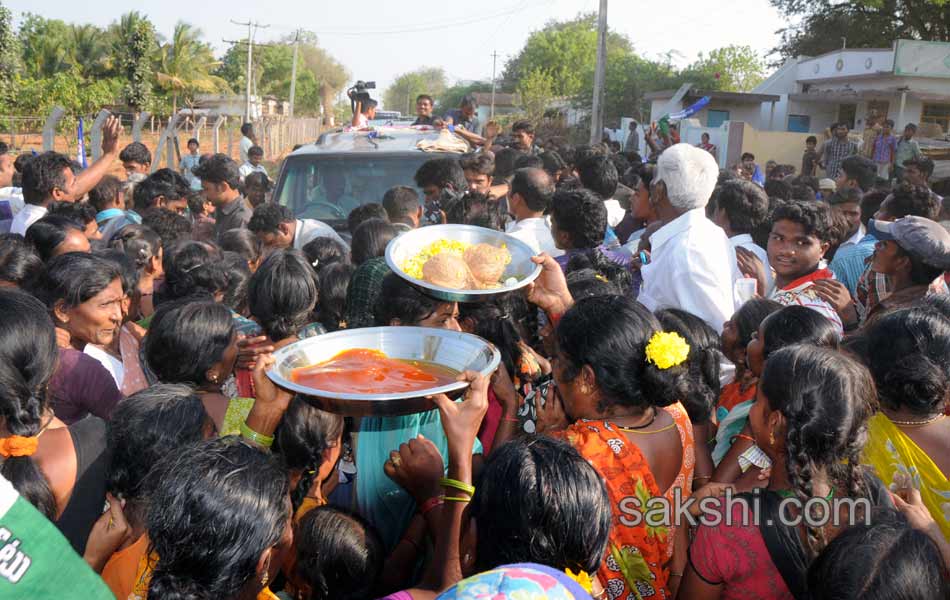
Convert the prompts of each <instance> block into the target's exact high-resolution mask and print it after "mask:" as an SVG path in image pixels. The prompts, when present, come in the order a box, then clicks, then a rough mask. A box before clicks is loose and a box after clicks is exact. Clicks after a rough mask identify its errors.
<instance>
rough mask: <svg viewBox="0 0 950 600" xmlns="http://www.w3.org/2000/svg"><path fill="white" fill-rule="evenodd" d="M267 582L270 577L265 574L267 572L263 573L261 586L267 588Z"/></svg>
mask: <svg viewBox="0 0 950 600" xmlns="http://www.w3.org/2000/svg"><path fill="white" fill-rule="evenodd" d="M268 581H270V575H268V574H267V571H264V575H263V577H261V585H262V586H264V587H267V582H268Z"/></svg>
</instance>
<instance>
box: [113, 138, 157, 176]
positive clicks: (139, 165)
mask: <svg viewBox="0 0 950 600" xmlns="http://www.w3.org/2000/svg"><path fill="white" fill-rule="evenodd" d="M119 160H120V161H122V168H123V169H125V174H126V175H127V176H128V179H129V181H132V182H134V183H138V182H140V181H142V180H143V179H145V178H146V177H148V174H149V172H150V171H151V169H152V153H151V152H149V151H148V148H147V147H146V146H145V144H143V143H142V142H132V143H131V144H129V145H128V146H126V147H125V148H123V149H122V152H120V153H119Z"/></svg>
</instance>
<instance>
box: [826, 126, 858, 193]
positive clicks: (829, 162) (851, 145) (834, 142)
mask: <svg viewBox="0 0 950 600" xmlns="http://www.w3.org/2000/svg"><path fill="white" fill-rule="evenodd" d="M831 132H832V133H833V134H834V136H833V137H832V138H831V139H830V140H828V141H827V142H825V145H824V147H823V148H822V154H821V160H820V161H819V162H818V166H819V167H821V168H822V169H824V170H825V176H826V177H830V178H831V179H836V178H837V177H838V169H840V168H841V161H843V160H844V159H846V158H847V157H849V156H854V155H855V154H857V153H858V145H857V143H855V142H852V141H851V140H850V139H848V125H847V124H846V123H835V124H833V125H832V126H831Z"/></svg>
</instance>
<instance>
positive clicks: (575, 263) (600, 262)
mask: <svg viewBox="0 0 950 600" xmlns="http://www.w3.org/2000/svg"><path fill="white" fill-rule="evenodd" d="M588 270H590V271H593V273H594V277H595V278H596V277H600V278H601V279H604V280H605V281H607V282H609V283H610V284H611V285H612V286H613V287H614V288H616V289H617V290H619V291H620V293H621V294H627V293H630V292H631V290H632V287H633V275H631V273H630V270H629V269H627V268H626V267H624V266H623V265H621V264H618V263H615V262H614V261H612V260H610V259H609V258H607V257H606V256H605V255H604V253H603V252H601V250H600V249H599V248H587V249H585V250H582V251H580V252H576V253H574V255H573V256H571V258H570V260H568V261H567V267H566V268H565V269H564V274H565V276H568V275H570V274H572V273H574V272H575V271H588ZM568 283H570V282H568Z"/></svg>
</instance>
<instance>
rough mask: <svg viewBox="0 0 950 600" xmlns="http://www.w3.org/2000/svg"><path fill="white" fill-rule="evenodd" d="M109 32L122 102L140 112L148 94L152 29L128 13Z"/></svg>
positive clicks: (151, 79)
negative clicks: (121, 85)
mask: <svg viewBox="0 0 950 600" xmlns="http://www.w3.org/2000/svg"><path fill="white" fill-rule="evenodd" d="M112 31H113V32H114V34H113V35H114V39H113V49H114V52H115V53H116V56H117V66H118V70H119V73H120V74H121V75H122V76H123V77H124V79H125V85H124V86H123V88H122V99H123V101H124V102H125V103H126V104H128V105H129V106H130V107H132V108H133V109H134V110H136V111H139V110H142V109H144V108H145V106H146V105H147V104H148V102H149V99H150V96H151V92H152V81H153V74H152V64H151V62H152V61H151V59H152V56H154V54H155V29H154V28H153V27H152V23H151V22H150V21H148V20H147V19H145V18H144V17H142V16H141V15H139V13H137V12H130V13H127V14H125V15H123V16H122V18H121V19H120V21H119V23H118V24H115V25H113V27H112Z"/></svg>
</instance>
